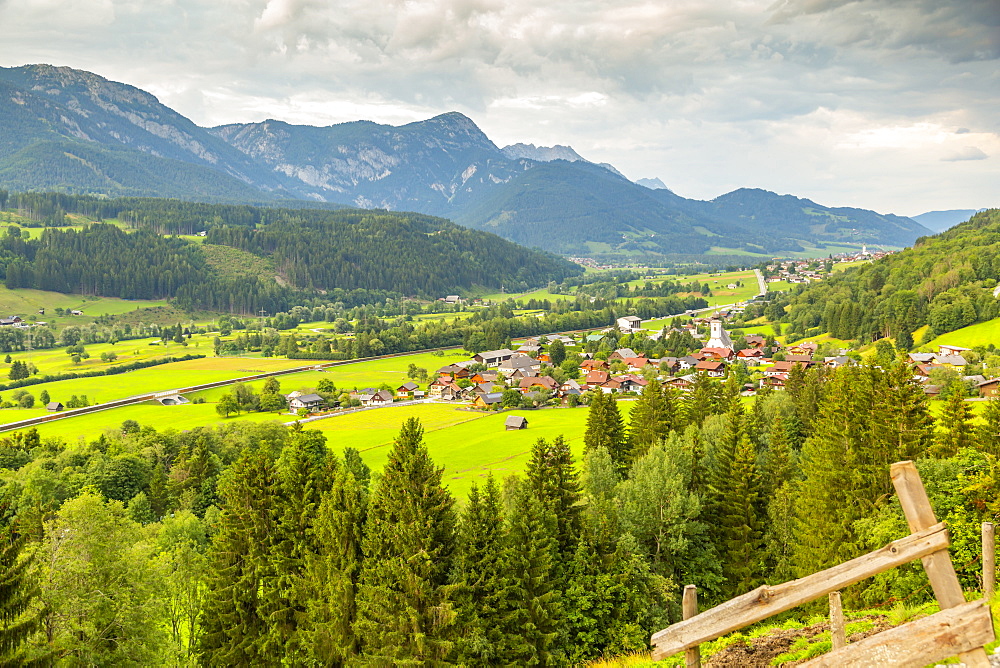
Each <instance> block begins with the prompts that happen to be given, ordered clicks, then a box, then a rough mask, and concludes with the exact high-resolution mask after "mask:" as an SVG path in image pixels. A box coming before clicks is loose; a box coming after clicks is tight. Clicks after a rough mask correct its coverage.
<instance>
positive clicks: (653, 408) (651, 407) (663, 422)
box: [628, 379, 675, 460]
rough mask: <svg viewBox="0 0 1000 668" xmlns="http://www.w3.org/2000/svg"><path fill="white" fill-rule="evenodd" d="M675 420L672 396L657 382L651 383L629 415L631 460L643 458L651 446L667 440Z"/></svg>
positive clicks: (652, 381)
mask: <svg viewBox="0 0 1000 668" xmlns="http://www.w3.org/2000/svg"><path fill="white" fill-rule="evenodd" d="M674 420H675V416H674V405H673V396H672V394H671V393H669V392H667V391H664V389H663V387H662V386H661V385H660V383H659V382H658V381H657V380H655V379H653V380H651V381H649V382H648V383H647V384H646V387H644V388H643V390H642V394H641V395H640V396H639V400H638V401H636V402H635V403H634V404H633V405H632V411H631V412H630V413H629V425H628V440H629V450H630V453H629V454H630V459H631V460H634V459H635V458H637V457H641V456H642V455H644V454H646V451H648V450H649V448H650V446H651V445H653V444H654V443H657V442H659V441H660V439H662V438H665V437H666V435H667V434H669V433H670V431H671V429H673V428H674Z"/></svg>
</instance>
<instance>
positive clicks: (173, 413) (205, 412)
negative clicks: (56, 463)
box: [0, 401, 295, 443]
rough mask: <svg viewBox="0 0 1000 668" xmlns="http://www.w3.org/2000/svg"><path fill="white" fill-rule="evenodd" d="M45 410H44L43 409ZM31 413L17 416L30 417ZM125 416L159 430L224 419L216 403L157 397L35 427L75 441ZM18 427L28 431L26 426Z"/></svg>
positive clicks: (260, 418)
mask: <svg viewBox="0 0 1000 668" xmlns="http://www.w3.org/2000/svg"><path fill="white" fill-rule="evenodd" d="M15 412H16V413H17V414H18V415H19V416H20V414H21V413H27V411H14V410H4V411H0V417H6V416H5V415H3V414H6V413H15ZM42 412H45V411H42ZM27 417H29V416H27V415H26V416H25V417H18V419H27ZM228 419H229V420H250V421H252V422H267V421H269V420H275V421H278V422H282V423H284V422H290V421H292V420H294V419H295V417H294V416H291V415H284V414H276V413H241V414H239V415H238V416H230V417H229V418H228ZM125 420H135V421H136V422H138V423H139V424H141V425H149V426H151V427H154V428H155V429H157V430H158V431H164V430H167V429H176V430H178V431H183V430H185V429H194V428H195V427H204V426H208V425H212V424H217V423H220V422H223V421H224V420H223V418H221V417H219V414H218V413H216V412H215V404H209V403H205V404H182V405H180V406H163V405H161V404H160V403H159V402H158V401H145V402H143V403H141V404H132V405H130V406H121V407H119V408H109V409H108V410H105V411H97V412H96V413H86V414H84V415H80V416H77V417H72V418H66V419H64V420H54V421H53V422H45V423H43V424H40V425H38V426H37V427H35V428H36V429H38V433H39V434H40V435H41V436H42V438H50V437H55V438H59V439H62V440H63V441H66V442H67V443H76V442H77V441H78V440H80V439H82V440H84V441H90V440H92V439H95V438H97V437H98V436H100V435H101V434H103V433H104V432H105V430H107V429H119V428H120V427H121V424H122V422H124V421H125ZM19 431H26V430H24V429H22V430H19ZM12 433H14V432H8V433H5V434H3V435H2V436H0V438H2V437H8V436H10V435H11V434H12Z"/></svg>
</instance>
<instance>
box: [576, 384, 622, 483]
mask: <svg viewBox="0 0 1000 668" xmlns="http://www.w3.org/2000/svg"><path fill="white" fill-rule="evenodd" d="M583 443H584V452H590V451H591V450H593V449H594V448H598V447H604V448H607V449H608V453H609V454H610V455H611V458H612V459H613V460H614V461H615V463H616V464H617V465H619V466H623V465H627V460H628V453H627V449H628V441H627V439H626V434H625V426H624V424H623V423H622V416H621V413H620V412H619V411H618V402H617V401H615V398H614V396H613V395H612V394H605V393H604V392H601V391H600V390H598V391H597V392H596V393H595V394H594V398H593V399H592V400H591V403H590V409H589V412H588V413H587V431H586V432H585V433H584V435H583Z"/></svg>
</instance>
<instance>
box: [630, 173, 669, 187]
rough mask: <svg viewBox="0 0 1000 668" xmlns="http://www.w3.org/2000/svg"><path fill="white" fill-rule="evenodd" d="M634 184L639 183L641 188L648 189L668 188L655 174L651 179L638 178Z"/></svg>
mask: <svg viewBox="0 0 1000 668" xmlns="http://www.w3.org/2000/svg"><path fill="white" fill-rule="evenodd" d="M636 185H640V186H642V187H643V188H649V189H650V190H670V188H668V187H667V184H666V183H664V182H663V181H661V180H660V179H659V178H658V177H655V176H654V177H653V178H651V179H639V180H638V181H636Z"/></svg>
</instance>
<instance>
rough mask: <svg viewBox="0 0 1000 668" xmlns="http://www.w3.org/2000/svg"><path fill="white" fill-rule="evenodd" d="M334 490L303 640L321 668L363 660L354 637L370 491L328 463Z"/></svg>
mask: <svg viewBox="0 0 1000 668" xmlns="http://www.w3.org/2000/svg"><path fill="white" fill-rule="evenodd" d="M328 461H329V462H330V467H329V468H330V469H332V473H329V474H328V475H329V476H330V477H331V482H330V490H329V491H328V492H327V493H326V494H324V495H323V500H322V501H321V502H320V505H319V509H318V510H317V513H316V519H315V522H314V524H313V529H312V531H313V535H314V540H315V543H316V551H315V552H314V553H313V554H311V555H310V556H309V557H308V559H307V573H308V578H309V586H310V595H309V597H308V603H307V605H308V610H307V614H306V620H307V623H306V624H305V625H304V626H303V629H302V634H303V637H304V640H305V642H306V644H307V646H308V647H309V648H310V650H311V657H312V659H313V660H314V661H315V662H316V663H318V664H320V665H344V664H346V663H347V662H348V661H350V660H351V659H353V658H354V657H356V656H357V654H358V641H357V637H356V636H355V633H354V621H355V618H356V614H357V604H356V599H357V588H358V578H359V575H360V572H361V559H362V553H361V543H362V532H363V527H364V521H365V509H366V504H367V490H366V488H365V487H364V486H362V484H361V483H360V482H358V480H357V479H356V478H355V477H354V474H353V473H352V472H351V471H350V470H348V468H347V466H346V465H344V464H340V463H338V462H337V460H336V459H335V458H333V457H332V456H331V457H328Z"/></svg>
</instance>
